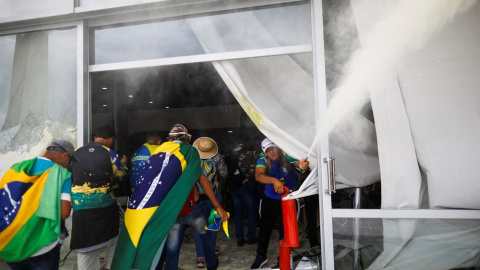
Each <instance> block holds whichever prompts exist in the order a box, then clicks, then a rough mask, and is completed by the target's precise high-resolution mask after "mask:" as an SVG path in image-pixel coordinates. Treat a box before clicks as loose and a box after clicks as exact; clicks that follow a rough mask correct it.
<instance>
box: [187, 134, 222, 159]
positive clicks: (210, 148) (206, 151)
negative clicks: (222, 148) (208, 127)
mask: <svg viewBox="0 0 480 270" xmlns="http://www.w3.org/2000/svg"><path fill="white" fill-rule="evenodd" d="M193 147H195V148H197V150H198V153H199V154H200V158H201V159H207V158H211V157H213V156H215V155H216V154H217V153H218V146H217V143H216V142H215V141H214V140H212V139H210V138H208V137H200V138H198V139H197V140H195V141H194V142H193Z"/></svg>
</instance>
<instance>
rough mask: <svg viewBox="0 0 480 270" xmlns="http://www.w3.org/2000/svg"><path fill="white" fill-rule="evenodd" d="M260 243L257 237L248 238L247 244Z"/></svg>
mask: <svg viewBox="0 0 480 270" xmlns="http://www.w3.org/2000/svg"><path fill="white" fill-rule="evenodd" d="M257 243H258V239H257V238H256V237H255V238H253V239H247V245H254V244H257Z"/></svg>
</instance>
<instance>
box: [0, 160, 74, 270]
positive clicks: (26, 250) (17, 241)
mask: <svg viewBox="0 0 480 270" xmlns="http://www.w3.org/2000/svg"><path fill="white" fill-rule="evenodd" d="M35 161H36V158H34V159H30V160H26V161H23V162H20V163H17V164H15V165H13V166H12V167H11V168H10V169H9V170H8V171H7V172H6V173H5V174H4V176H3V177H2V180H1V181H0V206H1V209H0V258H2V259H3V260H5V261H7V262H18V261H23V260H25V259H27V258H29V257H30V256H32V255H33V254H35V253H36V252H37V251H39V250H40V249H41V248H43V247H44V246H46V245H48V244H49V243H51V242H52V241H54V240H56V239H57V238H58V237H59V236H60V221H61V202H60V198H61V197H60V196H61V190H62V185H63V183H64V181H65V179H68V178H70V172H68V171H67V170H66V169H65V168H63V167H61V166H60V165H57V164H54V165H53V166H52V167H51V168H49V169H48V170H46V171H40V172H35V173H33V174H32V173H31V172H32V168H33V165H34V163H35Z"/></svg>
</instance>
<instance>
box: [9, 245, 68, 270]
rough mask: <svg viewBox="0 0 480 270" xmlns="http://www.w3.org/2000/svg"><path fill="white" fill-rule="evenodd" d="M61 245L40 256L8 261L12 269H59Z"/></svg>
mask: <svg viewBox="0 0 480 270" xmlns="http://www.w3.org/2000/svg"><path fill="white" fill-rule="evenodd" d="M60 247H61V245H57V246H55V247H54V248H53V249H52V250H50V251H49V252H47V253H45V254H42V255H40V256H35V257H30V258H28V259H26V260H23V261H21V262H15V263H7V264H8V266H9V267H10V269H12V270H27V269H28V270H51V269H53V270H58V263H59V262H60Z"/></svg>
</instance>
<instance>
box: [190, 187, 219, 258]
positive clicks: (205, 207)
mask: <svg viewBox="0 0 480 270" xmlns="http://www.w3.org/2000/svg"><path fill="white" fill-rule="evenodd" d="M215 197H216V198H217V200H218V201H219V202H221V201H222V194H220V193H216V194H215ZM195 207H199V208H200V209H202V211H203V213H204V215H205V218H206V220H207V223H208V217H209V216H210V212H212V209H214V208H215V206H214V205H213V203H212V202H211V201H210V200H203V201H198V203H197V205H196V206H195ZM207 234H210V238H211V239H212V240H213V247H216V246H217V231H209V230H207ZM194 235H195V249H196V251H197V258H204V257H205V251H204V250H203V246H202V244H201V239H200V234H199V233H198V232H197V231H195V234H194Z"/></svg>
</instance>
